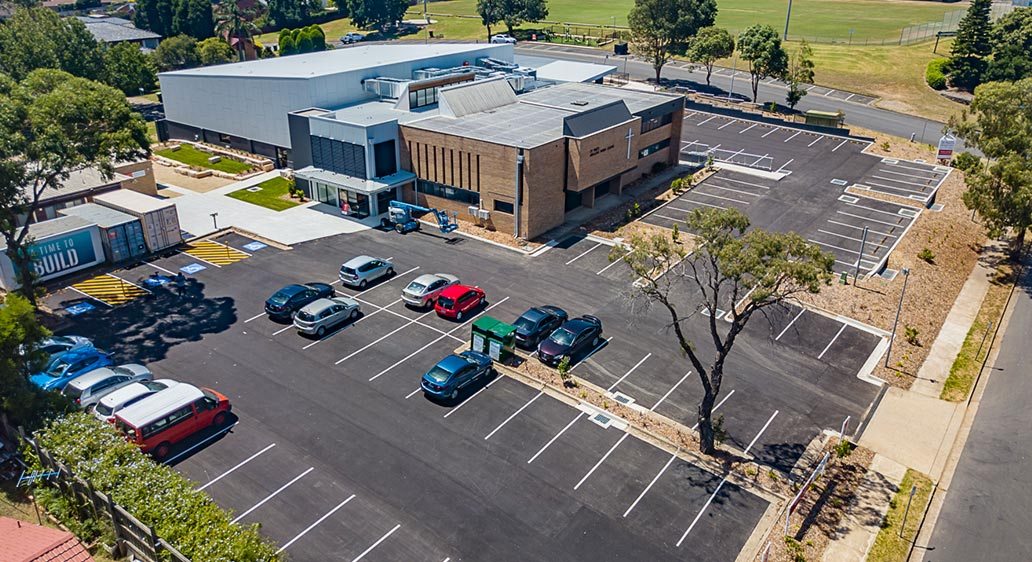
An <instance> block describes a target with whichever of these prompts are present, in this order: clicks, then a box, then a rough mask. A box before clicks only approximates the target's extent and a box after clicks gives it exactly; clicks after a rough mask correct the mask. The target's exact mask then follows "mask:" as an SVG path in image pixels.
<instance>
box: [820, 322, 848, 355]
mask: <svg viewBox="0 0 1032 562" xmlns="http://www.w3.org/2000/svg"><path fill="white" fill-rule="evenodd" d="M845 329H846V324H845V322H843V323H842V327H841V328H839V330H838V332H836V333H835V337H833V338H831V341H830V342H828V345H826V346H825V347H824V351H822V352H821V354H820V355H818V356H817V359H820V358H822V357H824V354H825V353H827V352H828V350H829V349H831V344H833V343H835V340H837V339H838V337H839V336H841V335H842V331H843V330H845Z"/></svg>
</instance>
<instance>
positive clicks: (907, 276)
mask: <svg viewBox="0 0 1032 562" xmlns="http://www.w3.org/2000/svg"><path fill="white" fill-rule="evenodd" d="M900 273H902V274H903V290H902V291H900V293H899V305H898V306H896V319H895V320H894V321H893V322H892V336H891V337H890V338H889V349H888V350H886V351H885V367H888V366H889V358H890V357H891V356H892V344H893V343H895V341H896V325H897V324H899V313H900V311H901V310H903V296H904V295H906V294H907V280H908V279H910V270H909V269H907V268H905V267H904V268H903V269H902V270H900Z"/></svg>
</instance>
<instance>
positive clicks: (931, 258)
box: [917, 248, 935, 265]
mask: <svg viewBox="0 0 1032 562" xmlns="http://www.w3.org/2000/svg"><path fill="white" fill-rule="evenodd" d="M917 257H919V258H921V259H922V260H924V261H926V262H928V263H930V264H933V265H934V264H935V253H934V252H932V251H931V250H929V249H928V248H924V249H922V250H921V251H920V252H918V253H917Z"/></svg>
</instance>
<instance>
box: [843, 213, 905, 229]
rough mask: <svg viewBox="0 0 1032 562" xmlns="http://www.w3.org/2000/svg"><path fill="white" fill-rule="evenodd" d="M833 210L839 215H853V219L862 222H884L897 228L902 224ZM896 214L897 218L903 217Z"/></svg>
mask: <svg viewBox="0 0 1032 562" xmlns="http://www.w3.org/2000/svg"><path fill="white" fill-rule="evenodd" d="M835 212H836V213H838V214H840V215H846V216H847V217H853V218H855V219H860V220H863V221H864V222H874V223H878V224H884V225H887V226H892V227H897V228H898V227H900V226H903V225H901V224H899V223H896V222H886V221H880V220H878V219H872V218H868V217H865V216H863V215H854V214H853V213H847V212H845V211H835ZM898 216H899V218H905V217H903V216H902V215H898Z"/></svg>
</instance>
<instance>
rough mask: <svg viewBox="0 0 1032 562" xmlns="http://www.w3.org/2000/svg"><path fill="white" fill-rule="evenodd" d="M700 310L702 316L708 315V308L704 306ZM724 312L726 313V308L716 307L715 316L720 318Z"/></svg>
mask: <svg viewBox="0 0 1032 562" xmlns="http://www.w3.org/2000/svg"><path fill="white" fill-rule="evenodd" d="M700 312H701V313H702V315H703V316H709V309H708V308H704V309H702V310H701V311H700ZM725 314H727V311H726V310H723V309H720V308H718V309H717V318H720V317H721V316H723V315H725Z"/></svg>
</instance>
